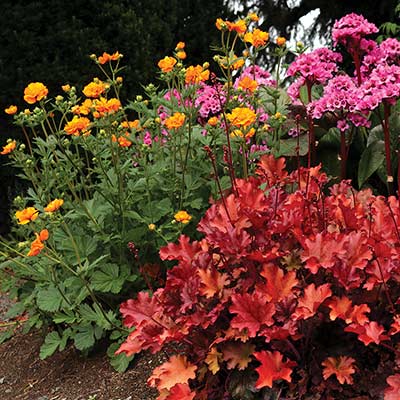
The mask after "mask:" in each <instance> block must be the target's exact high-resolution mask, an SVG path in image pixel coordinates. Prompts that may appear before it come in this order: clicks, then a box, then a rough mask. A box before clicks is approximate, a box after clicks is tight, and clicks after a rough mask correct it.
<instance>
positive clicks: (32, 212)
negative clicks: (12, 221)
mask: <svg viewBox="0 0 400 400" xmlns="http://www.w3.org/2000/svg"><path fill="white" fill-rule="evenodd" d="M38 215H39V210H36V208H35V207H27V208H25V209H23V210H21V211H17V212H16V213H15V217H16V218H17V219H18V224H20V225H25V224H28V223H29V222H31V221H34V220H35V219H36V218H37V217H38Z"/></svg>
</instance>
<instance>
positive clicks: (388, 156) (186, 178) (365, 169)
mask: <svg viewBox="0 0 400 400" xmlns="http://www.w3.org/2000/svg"><path fill="white" fill-rule="evenodd" d="M257 21H258V17H257V15H256V14H249V15H248V16H247V17H246V18H244V19H239V20H236V21H234V22H232V21H228V20H223V19H220V18H219V19H217V21H216V28H217V29H218V30H219V31H220V34H221V45H220V46H219V47H218V48H216V49H215V50H216V55H215V56H214V60H213V61H214V62H215V63H216V65H217V66H218V67H219V71H220V72H219V75H218V76H217V74H216V73H215V72H213V71H212V69H211V66H210V63H209V62H205V63H203V64H202V65H188V66H187V65H185V59H186V58H187V54H186V46H185V43H184V42H179V43H178V44H177V45H176V48H175V50H174V52H173V54H171V55H168V56H166V57H164V58H163V59H161V60H159V62H158V68H159V70H160V79H161V81H162V82H163V85H164V86H163V87H162V88H159V87H156V86H155V85H153V84H150V85H148V86H146V88H145V96H137V97H136V99H135V101H128V102H126V104H124V102H123V101H122V99H121V96H120V90H121V87H122V84H123V78H122V77H121V70H122V67H121V66H120V62H121V58H122V55H121V54H120V53H118V52H115V53H113V54H109V53H104V54H103V55H101V56H99V57H97V56H95V55H93V56H92V58H93V60H94V62H95V63H96V64H97V65H98V66H99V68H100V69H101V71H102V73H103V74H104V76H105V78H103V80H101V79H99V78H94V79H93V81H92V82H90V83H88V84H87V85H86V86H85V87H84V88H83V90H82V94H83V96H81V94H80V91H79V90H77V89H76V88H75V87H71V86H69V85H64V86H63V87H62V90H63V95H59V96H56V97H55V98H54V99H49V98H48V89H47V87H46V86H45V85H44V84H43V83H41V82H33V83H31V84H29V85H28V86H27V87H26V89H25V92H24V100H25V102H27V103H28V104H29V105H32V107H31V108H29V109H26V110H24V111H20V112H18V110H17V108H16V107H15V106H10V107H8V108H7V109H6V112H7V113H8V114H10V115H14V118H15V122H16V124H17V125H19V126H20V127H21V128H22V130H23V132H24V136H25V141H26V144H17V142H16V141H15V140H10V141H9V143H8V144H6V145H5V146H4V147H3V150H2V151H1V154H2V155H7V156H8V157H10V160H11V161H12V164H13V165H14V166H15V167H17V168H19V170H20V171H21V176H22V177H23V178H24V179H26V180H27V181H28V182H29V183H30V185H31V187H30V188H29V189H28V191H27V193H24V194H23V195H22V196H19V197H17V198H16V199H15V204H14V206H15V210H14V211H15V219H16V221H17V222H18V224H17V227H16V228H15V229H14V231H13V237H12V238H11V240H9V241H7V242H5V241H4V242H2V250H1V253H0V255H1V256H2V258H3V259H4V262H3V263H2V264H1V271H2V274H3V275H4V276H8V279H7V280H5V283H4V284H3V287H4V289H10V290H12V293H13V294H14V295H16V296H18V297H19V300H20V302H19V303H18V304H17V306H16V307H15V308H14V309H13V310H12V311H11V314H12V313H14V314H18V313H20V312H22V311H23V310H26V311H28V314H29V319H28V322H27V324H26V326H27V328H28V329H29V328H31V327H40V326H42V325H43V324H44V325H46V324H52V325H55V327H56V329H55V330H53V331H52V332H50V333H49V334H48V335H47V337H46V340H45V343H44V345H43V347H42V352H41V356H42V357H46V356H48V355H50V354H52V353H53V352H54V351H56V350H57V349H60V350H61V349H63V348H64V347H65V345H66V344H67V342H68V341H73V343H74V344H75V346H76V347H77V348H78V349H80V350H83V351H88V350H90V349H91V348H92V347H93V346H94V345H95V343H96V341H98V340H100V339H102V338H104V337H109V338H110V339H111V340H113V341H116V342H115V343H112V345H111V346H110V349H109V353H110V355H113V354H114V352H115V350H117V349H118V348H119V350H118V351H117V352H116V354H117V355H116V358H114V359H113V364H114V366H116V367H117V368H118V369H119V370H123V369H124V368H126V367H127V365H128V361H129V358H131V357H133V355H134V354H136V353H138V352H140V351H141V350H151V351H152V352H158V351H161V350H162V349H165V348H167V349H170V348H171V349H172V350H173V351H175V352H176V354H175V355H173V356H172V357H171V358H170V360H169V361H168V362H166V363H165V364H163V365H162V366H160V367H159V368H157V369H156V370H155V371H154V374H153V376H152V377H151V378H150V380H149V384H150V385H152V386H155V387H157V388H158V389H159V390H160V397H159V398H160V399H169V400H172V399H193V398H198V399H203V398H204V399H213V398H215V399H222V398H231V397H233V398H241V399H245V398H249V399H250V398H254V397H257V396H258V397H260V398H265V397H266V396H270V397H271V398H276V397H277V398H279V396H280V395H281V394H285V396H286V398H293V399H295V398H296V399H299V398H311V397H307V396H309V395H310V393H311V395H314V396H317V393H322V394H324V395H326V396H327V398H329V396H331V398H340V396H342V397H343V398H346V395H347V394H348V393H349V392H348V390H350V389H349V386H348V385H351V384H352V383H353V382H354V380H355V379H358V380H362V379H364V380H365V381H366V382H365V385H366V388H371V386H370V383H369V382H374V380H373V379H372V372H371V371H372V370H373V367H374V368H375V367H376V365H378V366H379V371H380V376H384V377H385V378H386V377H387V383H385V385H386V386H387V387H386V388H385V387H380V386H379V384H377V385H376V388H378V389H377V390H381V391H383V390H385V396H386V397H385V400H392V399H393V398H394V397H393V396H394V393H396V391H397V390H398V386H399V383H398V381H399V373H398V364H399V360H398V352H399V348H398V335H397V334H398V332H400V327H399V326H400V325H399V324H400V320H399V319H400V317H399V315H400V311H399V307H398V304H397V301H396V299H397V297H398V295H399V287H398V286H399V278H398V277H399V273H400V269H399V268H400V266H399V263H400V261H399V257H398V247H399V240H400V235H399V229H398V225H399V219H400V214H399V213H400V211H399V204H398V201H397V200H396V198H395V197H394V196H390V197H388V198H387V199H386V198H384V197H382V196H378V195H376V193H375V194H374V192H373V191H372V189H364V190H356V189H355V188H353V187H352V186H351V183H350V181H341V182H340V179H339V178H342V179H343V178H346V177H351V178H353V179H356V180H357V181H358V189H361V187H362V186H363V185H369V186H371V187H373V188H375V189H378V190H383V191H384V192H385V193H386V192H387V193H389V194H390V195H392V194H393V193H394V192H395V190H396V188H397V189H398V187H399V181H400V178H399V176H400V175H399V171H400V169H399V168H398V162H399V157H398V154H397V147H398V137H397V135H398V127H399V126H400V124H399V102H398V98H399V91H400V89H399V88H400V67H399V65H398V64H399V63H398V61H399V56H400V43H399V41H397V40H396V39H386V40H384V41H382V42H381V43H380V44H379V45H378V44H377V43H376V42H375V41H374V40H371V39H369V38H367V36H369V35H372V34H375V33H376V32H377V28H376V27H375V26H374V25H373V24H370V23H369V22H368V21H366V20H365V19H364V18H363V17H362V16H358V15H355V14H350V15H348V16H346V17H344V18H343V19H341V20H340V21H337V22H336V23H335V26H334V30H333V38H334V41H335V44H336V45H337V47H338V48H337V50H340V49H342V50H347V51H348V52H349V54H350V56H351V57H352V59H353V62H354V71H353V73H352V74H349V73H347V72H345V71H344V70H343V68H342V67H341V64H340V63H341V61H342V54H341V53H339V51H333V50H331V49H328V48H322V49H317V50H314V51H313V52H309V53H307V52H306V48H305V46H304V45H303V44H302V43H297V45H296V49H294V50H290V49H289V47H288V46H287V44H286V39H285V38H283V37H278V38H276V39H275V40H274V41H272V40H270V38H269V34H268V32H265V31H262V30H260V29H259V28H257ZM264 51H269V52H270V53H271V55H272V56H274V57H276V60H277V63H276V70H275V71H273V73H272V74H271V73H270V72H268V71H267V70H265V69H264V68H262V67H260V66H259V65H257V60H258V57H259V56H260V54H262V52H264ZM289 51H291V52H294V53H295V54H296V55H297V58H296V59H295V61H294V62H293V63H292V64H291V65H289V66H288V68H287V71H286V76H285V71H284V68H285V64H284V62H285V57H286V55H287V54H288V52H289ZM288 80H290V82H291V84H290V86H288V85H287V81H288ZM266 154H269V155H268V156H267V155H266ZM281 156H286V157H287V160H288V165H289V167H290V168H289V169H290V170H292V171H293V172H290V173H289V172H287V171H286V169H285V161H284V159H283V158H279V157H281ZM260 157H261V158H260ZM360 157H361V158H360ZM358 158H360V161H359V162H358ZM260 159H261V161H257V160H260ZM321 160H322V161H323V163H322V166H320V165H317V163H318V162H319V161H321ZM354 171H356V173H354ZM329 185H331V186H332V187H331V188H329ZM353 186H356V185H353ZM218 199H219V200H218ZM210 202H211V204H212V206H211V208H210V207H209V206H210ZM207 209H208V210H207ZM206 210H207V211H206ZM205 212H206V213H205ZM204 213H205V216H204V218H202V219H201V220H200V218H201V216H202V215H203V214H204ZM199 220H200V223H199V225H198V230H197V231H196V229H195V226H196V225H197V223H198V221H199ZM182 233H185V235H182ZM27 238H29V239H28V240H27ZM178 238H179V242H178V244H175V243H174V242H176V240H177V239H178ZM160 249H161V250H160ZM173 261H178V265H176V266H174V267H173V268H172V269H169V267H171V265H173ZM145 287H147V290H146V291H143V289H144V288H145ZM138 292H139V294H138V295H137V298H136V300H127V299H128V296H130V295H132V293H138ZM121 302H123V303H122V306H121V313H122V314H123V316H124V325H125V327H123V326H122V324H121V321H119V319H118V316H117V307H118V304H119V303H121ZM131 329H133V330H132V331H131ZM128 333H129V336H128V337H127V339H126V335H128ZM7 335H8V334H7ZM125 339H126V341H125V342H124V343H122V342H123V341H124V340H125ZM121 343H122V344H121ZM171 346H172V347H171ZM125 354H127V355H128V358H126V357H125ZM113 357H114V356H113ZM277 382H278V383H281V385H280V386H279V387H278V386H277ZM371 390H373V388H371ZM252 396H253V397H252ZM262 396H264V397H262ZM335 396H336V397H335ZM338 396H339V397H338ZM391 396H392V397H391Z"/></svg>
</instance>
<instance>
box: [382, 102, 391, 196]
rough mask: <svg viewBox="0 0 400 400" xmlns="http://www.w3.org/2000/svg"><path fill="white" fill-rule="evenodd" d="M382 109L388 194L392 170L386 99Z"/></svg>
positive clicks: (388, 113) (388, 114) (388, 115)
mask: <svg viewBox="0 0 400 400" xmlns="http://www.w3.org/2000/svg"><path fill="white" fill-rule="evenodd" d="M383 110H384V121H383V126H382V127H383V133H384V137H385V158H386V173H387V187H388V193H389V196H390V195H392V194H393V171H392V159H391V155H390V130H389V117H390V105H389V104H388V103H387V102H386V101H383Z"/></svg>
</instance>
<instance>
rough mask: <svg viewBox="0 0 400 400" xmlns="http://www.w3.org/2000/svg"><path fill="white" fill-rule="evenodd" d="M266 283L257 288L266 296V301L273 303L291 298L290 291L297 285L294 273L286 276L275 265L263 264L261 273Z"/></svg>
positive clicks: (291, 272)
mask: <svg viewBox="0 0 400 400" xmlns="http://www.w3.org/2000/svg"><path fill="white" fill-rule="evenodd" d="M260 274H261V276H263V277H264V278H265V279H266V280H267V283H266V284H265V285H259V286H258V287H257V288H258V289H259V290H261V291H262V292H263V293H265V294H266V296H267V299H268V300H269V301H272V302H274V303H276V302H278V301H280V300H283V299H284V298H285V297H289V296H293V293H292V289H293V288H294V287H295V286H296V285H297V284H298V280H297V279H296V272H294V271H290V272H287V273H286V274H285V273H284V272H283V270H282V269H281V268H279V267H278V266H276V265H275V264H272V263H269V264H264V266H263V269H262V271H261V273H260Z"/></svg>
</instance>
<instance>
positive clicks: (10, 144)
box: [0, 140, 17, 155]
mask: <svg viewBox="0 0 400 400" xmlns="http://www.w3.org/2000/svg"><path fill="white" fill-rule="evenodd" d="M16 147H17V142H16V141H15V140H11V142H8V143H7V144H6V145H5V146H3V150H2V151H1V152H0V154H2V155H5V154H10V153H11V152H13V151H14V150H15V148H16Z"/></svg>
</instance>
